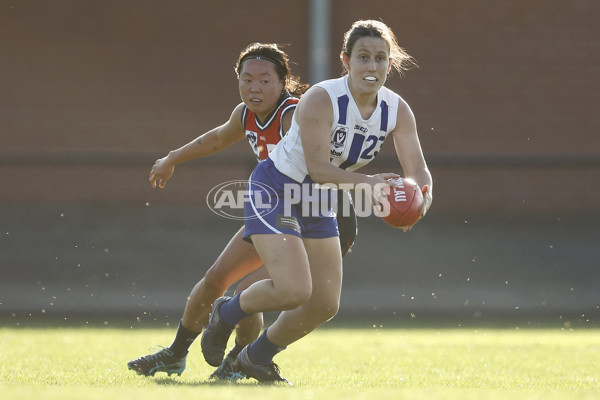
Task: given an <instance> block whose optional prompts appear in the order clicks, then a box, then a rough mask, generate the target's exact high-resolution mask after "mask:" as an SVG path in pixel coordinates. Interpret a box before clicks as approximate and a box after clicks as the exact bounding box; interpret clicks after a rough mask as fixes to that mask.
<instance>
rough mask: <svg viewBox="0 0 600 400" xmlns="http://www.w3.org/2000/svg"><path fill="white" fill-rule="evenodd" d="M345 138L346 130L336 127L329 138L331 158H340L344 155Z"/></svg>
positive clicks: (342, 127)
mask: <svg viewBox="0 0 600 400" xmlns="http://www.w3.org/2000/svg"><path fill="white" fill-rule="evenodd" d="M347 138H348V128H347V127H345V126H341V125H338V126H337V127H336V128H335V132H334V133H333V135H332V136H331V157H335V158H340V157H341V156H342V155H343V154H344V148H345V147H346V139H347Z"/></svg>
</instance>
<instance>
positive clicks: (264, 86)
mask: <svg viewBox="0 0 600 400" xmlns="http://www.w3.org/2000/svg"><path fill="white" fill-rule="evenodd" d="M239 85H240V96H241V97H242V101H243V102H244V103H245V104H246V106H248V108H249V109H250V110H251V111H253V112H255V113H256V114H257V115H258V118H259V119H261V120H263V119H264V118H265V117H267V116H268V115H269V114H270V113H271V111H273V110H274V109H275V107H277V101H278V100H279V98H280V97H281V93H282V92H283V87H284V82H283V81H281V80H280V79H279V76H277V72H276V71H275V65H273V63H271V62H270V61H265V60H246V61H244V63H243V64H242V69H241V71H240V80H239Z"/></svg>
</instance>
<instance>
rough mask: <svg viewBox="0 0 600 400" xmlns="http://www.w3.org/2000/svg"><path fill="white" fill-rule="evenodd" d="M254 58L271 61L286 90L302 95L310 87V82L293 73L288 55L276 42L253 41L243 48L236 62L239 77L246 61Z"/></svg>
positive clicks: (236, 71) (292, 93)
mask: <svg viewBox="0 0 600 400" xmlns="http://www.w3.org/2000/svg"><path fill="white" fill-rule="evenodd" d="M252 59H254V60H256V59H259V60H266V61H269V62H271V63H272V64H273V65H274V66H275V71H276V72H277V75H278V76H279V79H281V80H282V81H284V90H285V91H286V92H288V93H289V94H290V95H292V96H296V97H300V96H301V95H302V94H303V93H304V92H306V90H307V89H308V87H309V85H308V84H306V83H302V82H301V81H300V78H299V77H296V76H293V75H292V73H291V71H290V61H289V58H288V55H287V54H286V53H285V52H284V51H282V50H280V49H279V47H277V45H276V44H274V43H268V44H265V43H252V44H250V45H248V46H247V47H246V48H245V49H244V50H242V52H241V53H240V56H239V57H238V60H237V62H236V63H235V73H236V75H237V77H238V79H239V78H240V72H241V70H242V64H243V63H244V61H246V60H252Z"/></svg>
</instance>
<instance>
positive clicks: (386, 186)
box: [365, 172, 400, 215]
mask: <svg viewBox="0 0 600 400" xmlns="http://www.w3.org/2000/svg"><path fill="white" fill-rule="evenodd" d="M399 177H400V175H398V174H395V173H393V172H384V173H381V174H376V175H367V180H366V182H365V183H367V184H368V185H369V186H370V187H371V201H372V203H373V210H374V211H375V213H376V214H377V213H378V212H381V211H382V210H383V204H382V202H383V201H384V200H385V199H387V197H388V195H389V194H390V188H391V187H393V186H395V184H394V183H393V182H390V181H388V179H393V178H399ZM385 201H386V202H387V200H385ZM377 215H378V214H377Z"/></svg>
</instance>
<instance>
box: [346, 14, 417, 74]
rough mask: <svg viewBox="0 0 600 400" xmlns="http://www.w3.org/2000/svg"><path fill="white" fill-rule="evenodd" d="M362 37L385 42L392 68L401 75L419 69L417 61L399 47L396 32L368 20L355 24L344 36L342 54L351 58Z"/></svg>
mask: <svg viewBox="0 0 600 400" xmlns="http://www.w3.org/2000/svg"><path fill="white" fill-rule="evenodd" d="M362 37H377V38H381V39H383V40H385V41H386V42H387V44H388V46H389V48H390V58H391V59H392V67H393V69H395V70H396V71H398V73H399V74H400V75H403V74H404V71H407V70H409V69H411V68H413V67H417V63H416V61H415V59H414V58H412V57H411V56H410V55H409V54H408V53H407V52H406V51H405V50H404V49H403V48H402V47H400V46H399V45H398V41H397V40H396V36H395V35H394V32H392V30H391V29H390V27H389V26H387V25H386V24H384V23H383V22H381V21H375V20H366V21H356V22H355V23H353V24H352V27H351V28H350V30H349V31H348V32H346V33H345V34H344V44H343V46H342V54H346V55H347V56H348V57H350V55H351V54H352V49H353V48H354V44H355V43H356V41H357V40H358V39H360V38H362Z"/></svg>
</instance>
